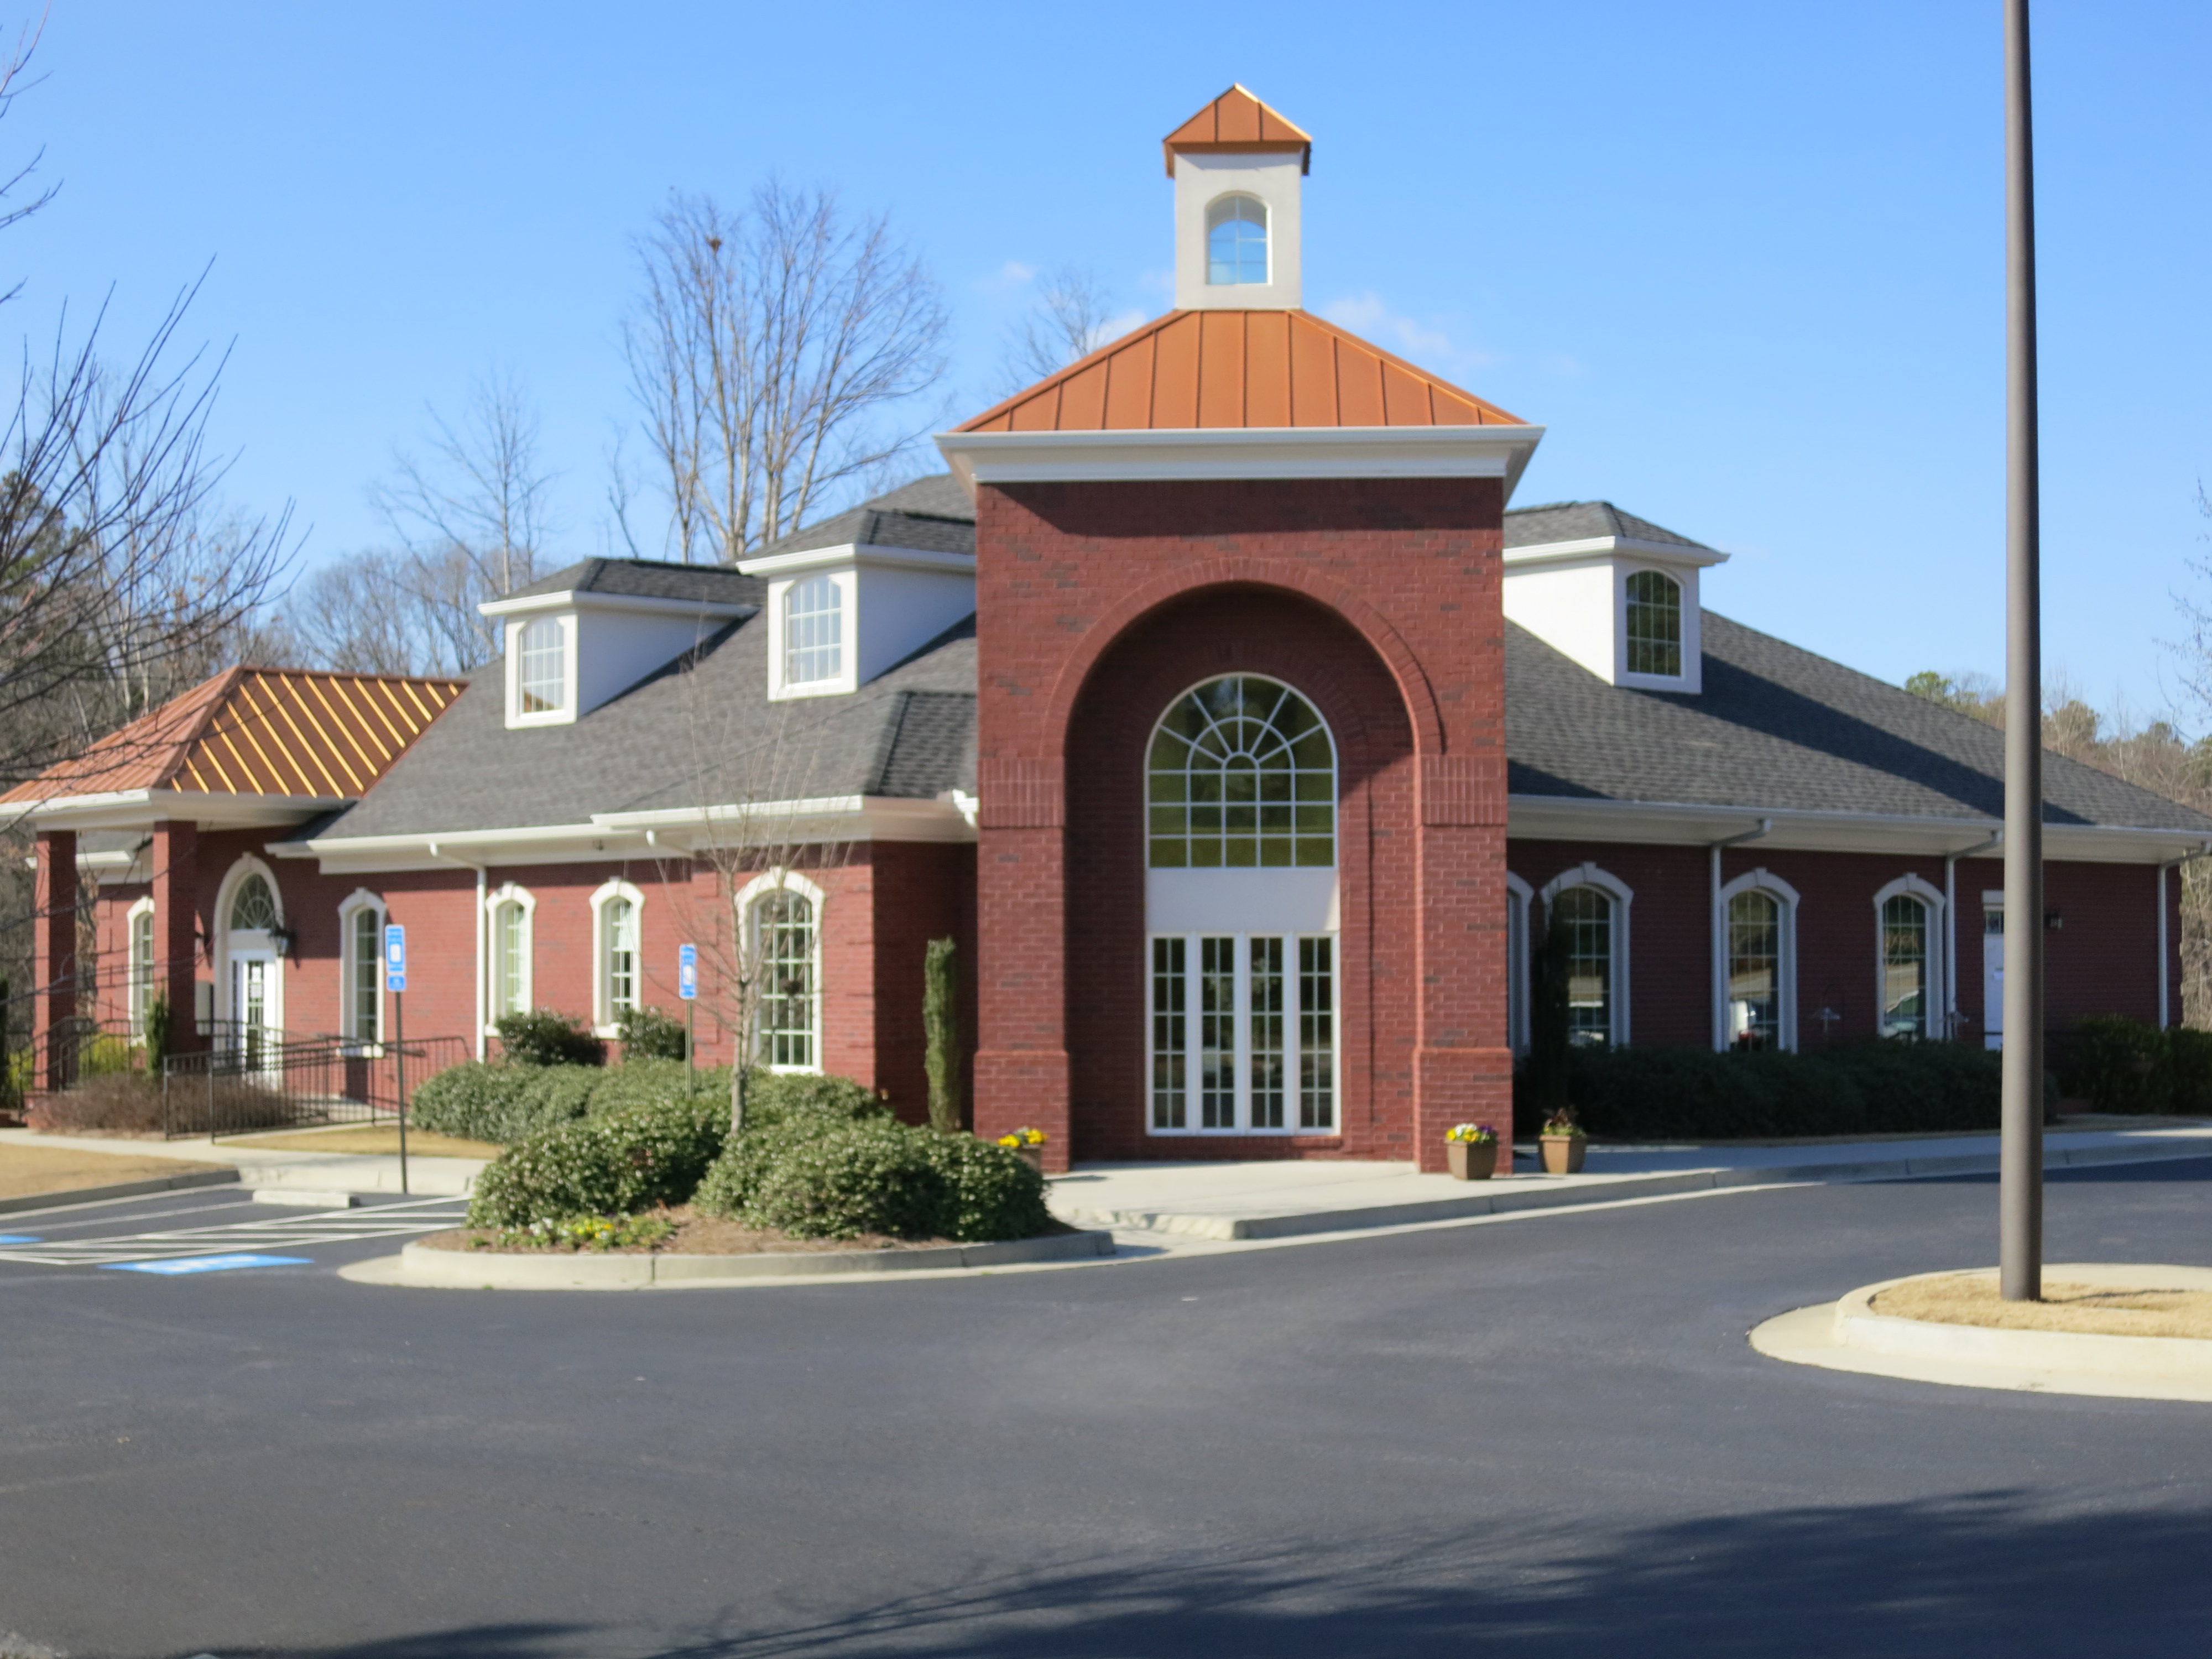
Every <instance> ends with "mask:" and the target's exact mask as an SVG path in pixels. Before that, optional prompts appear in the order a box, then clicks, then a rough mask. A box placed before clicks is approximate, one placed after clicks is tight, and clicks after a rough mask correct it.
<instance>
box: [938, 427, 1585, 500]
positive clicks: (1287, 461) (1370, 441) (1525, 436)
mask: <svg viewBox="0 0 2212 1659" xmlns="http://www.w3.org/2000/svg"><path fill="white" fill-rule="evenodd" d="M1543 436H1544V428H1542V427H1541V426H1507V425H1498V426H1376V427H1343V426H1332V427H1227V428H1218V427H1184V428H1142V429H1138V430H1132V431H1109V432H940V433H939V434H938V435H937V447H938V448H939V451H941V452H942V453H943V454H944V456H945V462H946V464H947V465H950V466H951V469H952V472H953V476H954V477H957V478H958V479H959V480H960V482H961V483H963V485H965V486H966V487H967V488H968V489H969V492H970V493H971V494H972V493H973V492H974V490H975V486H976V485H978V484H986V483H993V484H999V483H1060V482H1068V483H1079V482H1080V483H1087V482H1106V481H1115V482H1119V481H1123V480H1127V481H1133V482H1134V481H1150V480H1159V479H1183V478H1503V479H1504V481H1505V495H1506V498H1507V499H1508V500H1510V499H1511V498H1512V495H1513V487H1514V485H1515V484H1516V483H1519V482H1520V478H1521V473H1522V469H1523V468H1525V467H1526V466H1527V465H1528V458H1529V457H1530V456H1532V455H1534V453H1536V446H1537V445H1538V444H1539V443H1540V442H1541V441H1543Z"/></svg>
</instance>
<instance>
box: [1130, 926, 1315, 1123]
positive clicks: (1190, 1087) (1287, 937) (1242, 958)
mask: <svg viewBox="0 0 2212 1659" xmlns="http://www.w3.org/2000/svg"><path fill="white" fill-rule="evenodd" d="M1158 939H1178V940H1181V941H1182V946H1183V969H1182V971H1183V1010H1182V1057H1183V1081H1182V1101H1183V1106H1182V1110H1183V1121H1182V1127H1180V1128H1177V1127H1172V1126H1170V1127H1161V1126H1160V1125H1158V1124H1157V1123H1155V1122H1154V1121H1152V1114H1153V1109H1154V1107H1155V1105H1156V1102H1155V1101H1154V1099H1153V1091H1152V1073H1153V1066H1154V1062H1155V1056H1154V1051H1153V1048H1152V1022H1153V1019H1154V1018H1155V1017H1154V1015H1153V1014H1152V975H1153V970H1152V945H1153V943H1154V941H1156V940H1158ZM1204 939H1234V940H1235V941H1236V945H1235V948H1234V950H1233V951H1232V953H1231V981H1232V983H1233V985H1234V989H1233V990H1232V991H1231V994H1230V1001H1231V1015H1230V1018H1231V1024H1232V1028H1233V1030H1235V1033H1236V1039H1235V1055H1236V1058H1235V1060H1233V1061H1232V1062H1231V1066H1232V1071H1233V1075H1234V1076H1235V1078H1236V1079H1237V1081H1236V1084H1235V1086H1234V1089H1233V1093H1234V1095H1235V1097H1236V1104H1235V1108H1234V1110H1235V1115H1236V1118H1237V1121H1235V1122H1234V1123H1231V1124H1229V1125H1227V1126H1225V1127H1224V1126H1221V1125H1215V1126H1213V1127H1207V1125H1206V1121H1205V1109H1204V1105H1203V1103H1202V1101H1201V1099H1200V1096H1201V1095H1202V1093H1203V1092H1204V1087H1203V1079H1202V1077H1201V1074H1200V1069H1199V1064H1198V1056H1199V1054H1200V1043H1199V1041H1198V1031H1199V1021H1200V1019H1201V1018H1203V1017H1204V1016H1203V1014H1202V1012H1201V1011H1200V1008H1199V1006H1198V997H1197V994H1196V987H1197V983H1198V976H1199V975H1200V973H1201V972H1202V971H1203V969H1202V967H1201V961H1202V957H1201V951H1202V946H1201V945H1200V941H1201V940H1204ZM1255 939H1279V940H1281V941H1282V944H1283V946H1284V950H1283V981H1284V984H1283V990H1284V1000H1283V1027H1284V1030H1283V1048H1282V1054H1283V1061H1284V1073H1285V1074H1284V1079H1283V1121H1282V1123H1281V1124H1280V1125H1279V1126H1274V1125H1261V1124H1255V1123H1253V1122H1252V1121H1251V1117H1252V1107H1253V1100H1252V1097H1253V1088H1252V1080H1253V1072H1254V1066H1253V1060H1252V941H1253V940H1255ZM1316 940H1317V941H1320V942H1322V943H1325V944H1326V945H1328V963H1329V970H1328V971H1329V987H1328V997H1329V1006H1328V1014H1329V1085H1328V1086H1329V1125H1328V1127H1327V1128H1325V1129H1321V1128H1309V1127H1305V1126H1304V1125H1303V1124H1301V1123H1300V1122H1299V1121H1298V1120H1299V1117H1300V1116H1301V1115H1302V1113H1303V1111H1304V1104H1305V1103H1304V1100H1303V1099H1302V1098H1301V1092H1302V1079H1303V1075H1304V1066H1303V1063H1302V1062H1303V1060H1304V1048H1303V1046H1302V1044H1301V1042H1300V1036H1301V1033H1302V1030H1303V1020H1304V1014H1305V1012H1306V1010H1305V1004H1304V990H1305V975H1304V971H1303V969H1302V968H1301V965H1300V961H1299V957H1300V952H1299V949H1298V947H1299V946H1300V945H1304V944H1306V943H1307V942H1309V941H1316ZM1144 967H1145V1000H1144V1004H1143V1006H1144V1008H1145V1010H1146V1015H1145V1024H1146V1038H1145V1048H1144V1053H1145V1071H1144V1078H1143V1081H1142V1085H1141V1089H1142V1098H1143V1101H1144V1113H1145V1133H1146V1134H1148V1135H1157V1136H1159V1137H1161V1138H1162V1139H1179V1138H1188V1137H1190V1136H1193V1135H1241V1136H1246V1137H1257V1138H1261V1139H1265V1138H1267V1137H1270V1136H1273V1137H1277V1138H1280V1137H1285V1136H1290V1135H1304V1136H1305V1137H1306V1138H1307V1139H1312V1140H1341V1139H1343V1138H1344V978H1345V973H1344V941H1343V938H1342V936H1341V934H1340V933H1338V932H1337V931H1336V930H1334V929H1333V928H1332V929H1327V930H1323V929H1318V928H1289V929H1284V928H1266V927H1261V928H1254V929H1251V930H1249V931H1243V930H1237V929H1231V928H1219V929H1215V928H1203V929H1200V928H1192V929H1183V928H1178V927H1155V928H1147V929H1146V933H1145V956H1144Z"/></svg>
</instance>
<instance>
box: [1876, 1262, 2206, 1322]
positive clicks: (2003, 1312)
mask: <svg viewBox="0 0 2212 1659" xmlns="http://www.w3.org/2000/svg"><path fill="white" fill-rule="evenodd" d="M2144 1276H2145V1278H2147V1279H2153V1280H2155V1278H2156V1271H2155V1269H2148V1270H2146V1272H2145V1274H2144ZM1874 1310H1875V1312H1876V1313H1878V1314H1885V1315H1887V1316H1889V1317H1890V1318H1893V1319H1919V1320H1926V1321H1928V1322H1931V1323H1935V1324H1939V1325H1978V1326H1982V1327H1984V1328H1988V1329H1991V1330H2001V1331H2070V1332H2072V1333H2074V1334H2076V1335H2081V1336H2187V1337H2197V1338H2199V1339H2205V1338H2212V1291H2181V1290H2167V1289H2161V1288H2160V1287H2159V1286H2158V1285H2156V1284H2155V1283H2152V1284H2149V1285H2142V1286H2140V1287H2133V1288H2130V1287H2124V1286H2115V1285H2074V1284H2067V1283H2064V1282H2063V1281H2053V1282H2051V1283H2047V1284H2045V1285H2044V1287H2043V1300H2042V1301H2040V1302H2007V1301H2005V1300H2003V1299H2002V1297H2000V1296H1999V1295H1998V1294H1997V1279H1996V1274H1995V1273H1952V1274H1948V1275H1947V1276H1945V1277H1944V1278H1942V1279H1915V1280H1913V1281H1912V1282H1911V1284H1908V1285H1893V1286H1892V1287H1891V1288H1890V1289H1888V1290H1886V1291H1882V1292H1881V1295H1879V1296H1877V1297H1875V1299H1874Z"/></svg>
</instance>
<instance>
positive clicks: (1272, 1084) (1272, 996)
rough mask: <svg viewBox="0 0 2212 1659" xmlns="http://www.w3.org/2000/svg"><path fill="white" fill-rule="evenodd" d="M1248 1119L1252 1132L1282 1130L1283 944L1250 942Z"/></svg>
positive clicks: (1263, 940)
mask: <svg viewBox="0 0 2212 1659" xmlns="http://www.w3.org/2000/svg"><path fill="white" fill-rule="evenodd" d="M1250 963H1251V974H1250V979H1249V992H1248V995H1249V1000H1250V1003H1251V1016H1250V1020H1249V1025H1250V1030H1251V1044H1252V1048H1251V1053H1252V1057H1251V1073H1252V1120H1251V1127H1254V1128H1255V1129H1279V1128H1281V1127H1283V1110H1284V1096H1285V1068H1284V1054H1283V1038H1284V1036H1285V1032H1284V1029H1283V1013H1284V1008H1283V991H1284V983H1283V941H1282V940H1280V939H1253V940H1252V941H1251V951H1250Z"/></svg>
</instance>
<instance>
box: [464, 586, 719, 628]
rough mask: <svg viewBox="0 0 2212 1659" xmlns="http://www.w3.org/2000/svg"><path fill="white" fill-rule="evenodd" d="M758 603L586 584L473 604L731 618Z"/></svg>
mask: <svg viewBox="0 0 2212 1659" xmlns="http://www.w3.org/2000/svg"><path fill="white" fill-rule="evenodd" d="M759 609H760V607H759V606H758V605H752V604H749V603H741V602H739V601H738V600H734V599H656V598H654V597H653V596H652V595H650V594H644V593H594V592H591V591H590V590H588V589H586V588H577V587H568V588H562V590H561V591H560V592H556V593H532V594H529V595H526V596H525V595H520V594H518V595H515V596H513V597H512V598H509V599H487V600H485V601H484V602H483V604H482V605H478V606H477V614H478V615H479V616H484V617H521V616H533V615H538V614H542V613H543V612H545V611H632V612H636V613H640V614H646V615H653V616H664V617H667V616H683V617H717V618H720V619H721V620H723V621H734V620H736V619H737V618H738V617H750V616H751V615H753V614H754V613H755V612H756V611H758V610H759Z"/></svg>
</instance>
